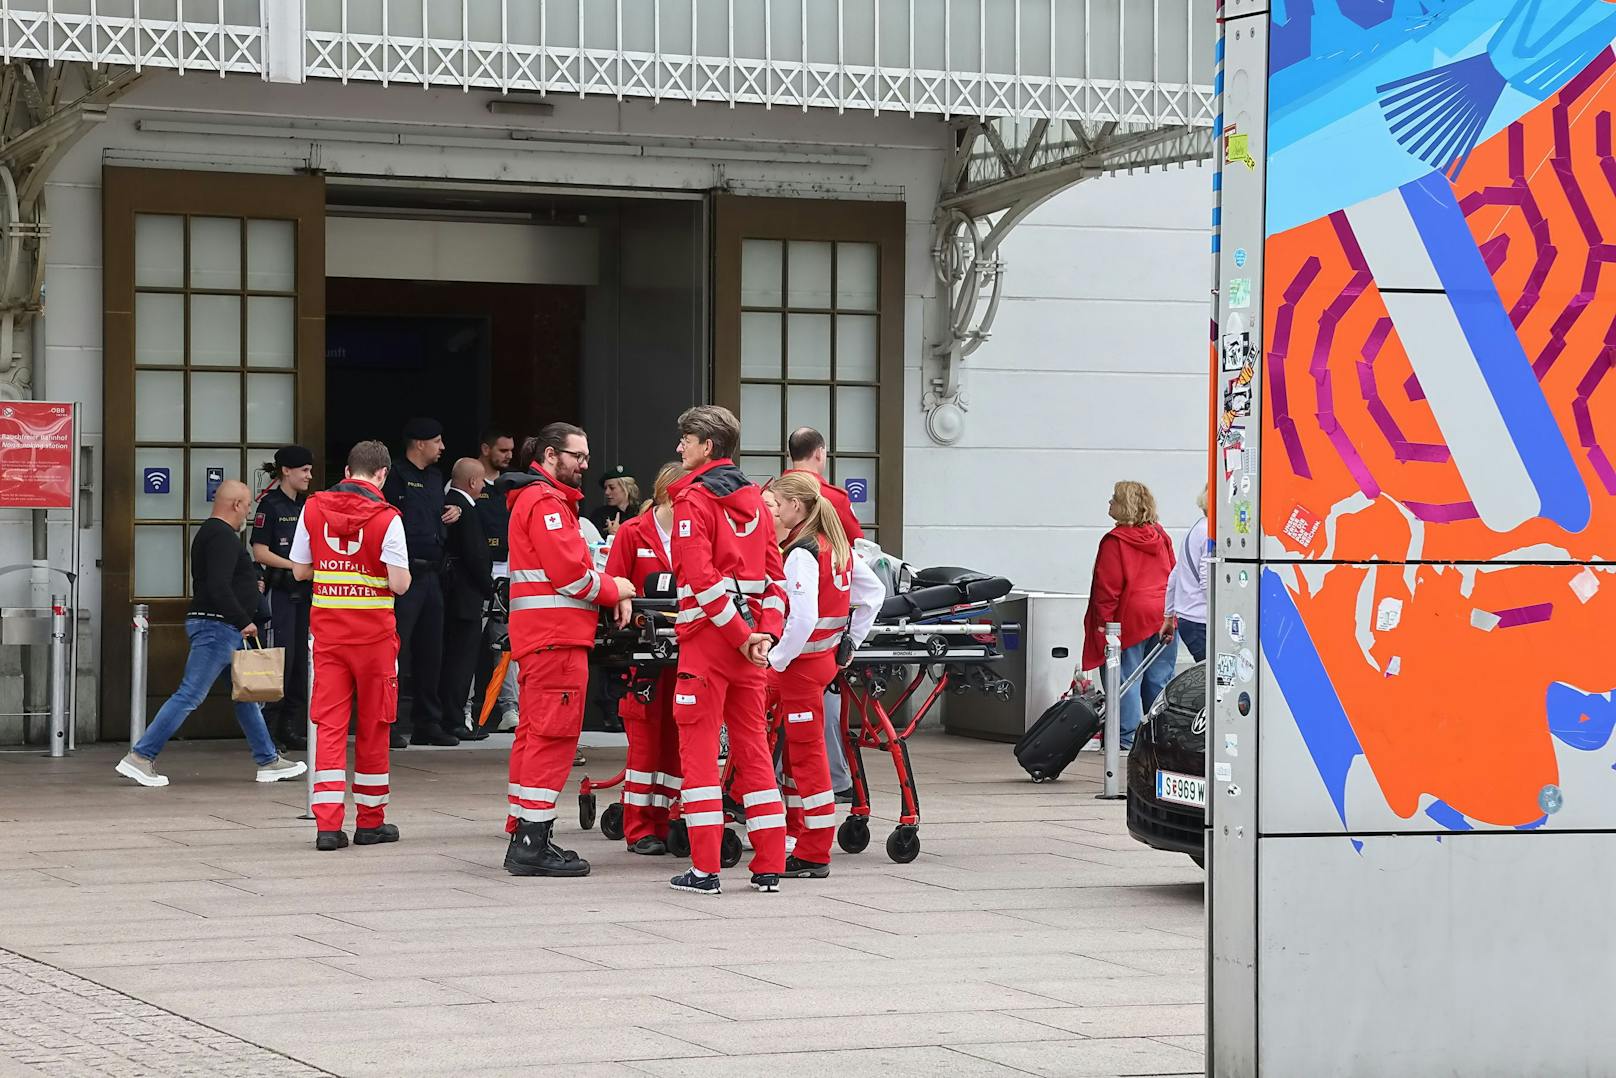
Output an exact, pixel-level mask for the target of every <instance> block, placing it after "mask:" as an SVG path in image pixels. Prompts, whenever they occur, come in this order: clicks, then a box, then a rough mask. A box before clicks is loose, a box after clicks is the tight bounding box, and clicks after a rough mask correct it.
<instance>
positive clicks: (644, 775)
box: [606, 461, 685, 856]
mask: <svg viewBox="0 0 1616 1078" xmlns="http://www.w3.org/2000/svg"><path fill="white" fill-rule="evenodd" d="M684 474H685V469H684V466H683V465H681V464H680V463H679V462H678V461H674V462H673V463H671V464H664V465H663V466H662V471H661V472H660V473H658V475H657V480H656V492H655V493H654V495H653V496H652V499H651V508H649V509H647V510H646V511H645V512H643V513H641V514H640V515H639V516H637V517H632V518H629V517H625V518H624V520H623V523H622V524H620V525H619V526H618V528H617V531H616V533H615V534H614V535H613V537H612V548H611V551H610V553H608V554H607V555H606V572H607V573H609V574H611V575H613V576H621V577H624V578H626V579H627V580H629V581H632V582H633V584H634V590H635V591H636V592H638V593H639V594H640V595H662V594H666V595H668V596H671V595H672V594H673V590H672V588H673V583H672V581H673V556H672V554H671V553H670V551H669V544H670V543H671V542H672V538H673V502H672V501H671V500H670V499H669V497H668V487H669V486H671V485H672V484H673V482H674V481H675V480H677V479H679V478H680V477H682V476H683V475H684ZM664 574H665V575H666V579H665V580H662V581H660V582H661V584H663V585H665V586H661V587H659V586H658V583H659V578H661V577H663V576H664ZM625 609H627V607H626V606H625V607H620V611H619V623H620V624H621V623H622V620H624V616H623V613H622V612H623V610H625ZM676 673H677V671H676V670H674V668H673V667H671V666H669V667H665V668H664V669H663V670H662V672H661V673H660V674H659V675H658V676H657V680H656V683H655V684H654V685H653V686H652V688H651V698H650V700H648V701H641V700H640V698H639V697H637V696H635V695H634V694H632V693H630V694H629V695H627V696H625V697H623V699H622V700H621V701H619V702H618V705H617V714H618V715H619V716H620V717H621V718H622V720H623V732H624V733H626V734H627V735H628V763H627V765H626V769H625V770H624V772H623V840H624V841H625V842H626V843H628V849H629V852H630V853H642V854H647V855H650V856H657V855H660V854H664V853H667V852H668V808H669V806H670V805H672V804H673V803H674V802H675V801H677V800H679V789H680V787H681V786H683V785H684V779H683V778H682V777H681V775H680V767H679V732H678V730H677V728H676V727H675V726H674V724H673V682H674V675H675V674H676Z"/></svg>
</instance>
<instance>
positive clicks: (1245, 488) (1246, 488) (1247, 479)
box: [1240, 472, 1251, 494]
mask: <svg viewBox="0 0 1616 1078" xmlns="http://www.w3.org/2000/svg"><path fill="white" fill-rule="evenodd" d="M1240 493H1242V494H1250V493H1251V473H1250V472H1247V473H1246V474H1244V475H1242V476H1241V477H1240Z"/></svg>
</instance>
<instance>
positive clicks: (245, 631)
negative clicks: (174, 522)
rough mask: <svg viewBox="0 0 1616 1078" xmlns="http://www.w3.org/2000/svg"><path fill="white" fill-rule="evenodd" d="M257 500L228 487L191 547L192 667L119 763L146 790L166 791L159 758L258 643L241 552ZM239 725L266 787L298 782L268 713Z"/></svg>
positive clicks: (299, 769) (254, 603)
mask: <svg viewBox="0 0 1616 1078" xmlns="http://www.w3.org/2000/svg"><path fill="white" fill-rule="evenodd" d="M250 505H252V494H251V493H250V492H249V491H248V490H247V484H245V483H243V482H241V481H240V480H239V479H227V480H225V481H224V482H223V483H222V484H220V486H219V489H218V491H216V492H215V493H214V495H213V515H212V516H210V517H209V518H208V519H207V520H205V521H203V522H202V524H201V526H199V527H198V528H197V529H196V538H194V539H193V540H191V606H190V609H189V610H187V611H186V614H185V634H186V635H187V636H188V637H190V638H191V651H190V654H189V655H187V656H186V659H185V675H184V676H183V677H182V678H181V679H180V687H179V688H178V689H176V690H175V691H174V695H173V696H170V697H169V698H168V700H167V702H166V703H164V704H163V706H162V708H160V709H159V710H158V712H157V717H156V718H154V719H153V720H152V723H151V725H150V726H148V727H147V728H146V733H145V736H143V737H142V738H141V739H140V740H139V741H138V742H136V744H135V745H134V747H133V749H132V751H131V752H130V753H129V755H128V756H125V757H124V758H123V760H122V761H120V762H119V764H118V767H117V771H118V774H120V775H122V776H124V777H125V778H130V779H134V780H135V781H136V782H138V783H140V784H141V785H142V786H167V785H168V778H167V776H165V775H161V774H159V773H158V771H157V768H156V766H155V761H156V759H157V754H158V753H160V752H162V751H163V746H164V745H166V744H168V739H169V738H171V737H173V736H174V734H175V732H176V731H177V730H179V728H180V725H181V724H182V723H183V722H185V720H186V719H187V718H188V717H189V716H190V714H191V712H193V711H195V710H196V709H197V706H198V705H199V704H201V703H202V699H203V697H205V696H207V694H208V690H209V689H211V688H213V683H214V682H215V681H218V680H219V675H220V674H222V673H224V672H225V671H226V670H228V669H230V656H231V655H232V654H234V653H235V652H236V651H237V650H238V649H240V648H242V647H243V646H245V644H246V642H247V640H249V639H252V638H254V637H256V636H257V635H258V627H257V626H256V625H254V624H253V613H254V611H255V610H257V608H258V571H257V569H256V568H255V567H254V565H253V560H252V558H250V557H249V556H248V555H247V550H246V548H245V547H243V546H242V545H241V529H242V527H243V526H244V525H245V524H246V523H247V509H248V507H249V506H250ZM236 721H237V722H239V723H240V724H241V731H242V733H244V734H246V735H247V743H248V745H250V746H251V747H252V754H253V760H254V761H256V762H257V764H258V776H257V778H258V781H259V782H279V781H280V780H282V779H295V778H297V777H298V776H299V775H301V774H303V772H304V771H306V770H308V768H307V767H306V765H304V764H302V763H299V762H297V761H294V760H288V759H286V758H285V757H283V756H282V755H281V754H280V753H279V752H277V751H276V749H275V743H274V742H273V741H271V740H270V737H269V729H268V727H266V726H265V725H264V713H263V710H262V709H261V708H260V707H259V706H258V705H257V704H252V703H238V704H236Z"/></svg>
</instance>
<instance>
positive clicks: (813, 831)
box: [769, 652, 836, 864]
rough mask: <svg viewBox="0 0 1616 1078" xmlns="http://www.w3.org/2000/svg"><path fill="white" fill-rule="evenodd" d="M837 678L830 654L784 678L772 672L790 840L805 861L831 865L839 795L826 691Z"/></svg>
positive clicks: (790, 669) (799, 663)
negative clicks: (828, 747)
mask: <svg viewBox="0 0 1616 1078" xmlns="http://www.w3.org/2000/svg"><path fill="white" fill-rule="evenodd" d="M835 678H836V657H835V656H834V655H833V654H831V653H830V652H825V653H822V654H819V655H805V656H803V657H802V658H800V659H798V660H796V661H795V662H793V663H791V664H790V665H789V666H787V667H786V668H785V671H784V672H782V673H773V672H771V673H770V676H769V695H770V700H771V706H772V707H773V708H776V709H777V714H779V715H780V717H781V719H782V721H781V723H780V727H781V736H782V737H783V738H784V740H785V752H784V774H785V778H784V779H783V781H782V783H781V785H783V786H784V787H785V794H786V835H787V836H789V838H790V840H791V845H792V847H793V848H792V853H793V854H794V855H795V856H796V857H797V858H798V859H799V860H802V861H813V862H815V863H817V864H828V863H829V862H830V845H831V839H832V838H833V837H834V836H835V834H836V794H835V792H834V791H832V790H831V788H830V759H829V757H827V756H826V754H825V686H827V685H829V684H830V683H831V682H832V681H834V680H835Z"/></svg>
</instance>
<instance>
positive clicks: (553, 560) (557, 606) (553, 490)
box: [501, 464, 618, 659]
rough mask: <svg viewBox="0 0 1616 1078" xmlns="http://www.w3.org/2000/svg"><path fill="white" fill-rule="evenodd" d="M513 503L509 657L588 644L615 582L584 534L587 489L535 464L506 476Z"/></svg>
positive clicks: (612, 602) (612, 599) (611, 601)
mask: <svg viewBox="0 0 1616 1078" xmlns="http://www.w3.org/2000/svg"><path fill="white" fill-rule="evenodd" d="M501 485H502V486H503V487H504V488H505V490H506V491H507V494H506V504H508V505H509V506H510V509H511V531H510V545H511V621H510V630H511V658H513V659H520V658H522V657H523V656H525V655H531V654H533V652H535V651H538V650H539V649H540V648H552V647H579V648H587V647H589V646H591V645H593V644H594V642H595V626H596V625H598V624H599V622H600V608H601V607H603V606H604V607H612V606H616V605H617V599H618V595H617V582H616V581H615V580H613V579H612V578H611V577H610V576H607V575H606V574H604V573H600V572H597V571H596V570H595V567H594V561H593V559H592V558H591V557H590V554H589V547H588V545H587V544H586V543H585V542H584V537H583V533H582V532H580V531H579V530H578V503H579V502H581V501H582V500H583V497H584V496H583V494H582V493H581V492H580V491H578V490H577V489H576V488H574V487H570V486H568V485H566V484H565V483H561V482H558V481H557V480H556V478H555V476H553V475H551V474H550V473H549V472H547V471H545V470H544V468H543V467H542V466H541V465H538V464H534V465H533V466H532V467H531V468H530V469H529V470H528V473H527V474H526V475H524V476H512V477H509V478H507V479H503V480H502V481H501Z"/></svg>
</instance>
